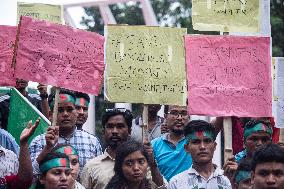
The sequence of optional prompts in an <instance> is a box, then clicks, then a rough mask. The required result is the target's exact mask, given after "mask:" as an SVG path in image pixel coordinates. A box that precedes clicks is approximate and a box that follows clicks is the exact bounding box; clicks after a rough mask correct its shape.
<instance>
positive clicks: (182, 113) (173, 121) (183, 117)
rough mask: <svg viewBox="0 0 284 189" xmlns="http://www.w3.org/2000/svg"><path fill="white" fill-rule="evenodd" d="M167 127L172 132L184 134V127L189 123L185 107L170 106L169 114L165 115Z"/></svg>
mask: <svg viewBox="0 0 284 189" xmlns="http://www.w3.org/2000/svg"><path fill="white" fill-rule="evenodd" d="M165 117H166V122H167V126H168V128H169V129H170V131H171V132H173V133H176V134H180V135H182V134H183V129H184V126H185V125H186V124H187V123H188V121H189V116H188V114H187V109H186V107H185V106H169V112H168V113H167V114H166V115H165Z"/></svg>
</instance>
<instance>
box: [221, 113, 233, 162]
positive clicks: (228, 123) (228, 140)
mask: <svg viewBox="0 0 284 189" xmlns="http://www.w3.org/2000/svg"><path fill="white" fill-rule="evenodd" d="M223 125H224V161H226V160H227V159H228V158H229V157H230V156H232V155H233V145H232V127H233V125H232V119H231V118H230V117H228V118H224V120H223Z"/></svg>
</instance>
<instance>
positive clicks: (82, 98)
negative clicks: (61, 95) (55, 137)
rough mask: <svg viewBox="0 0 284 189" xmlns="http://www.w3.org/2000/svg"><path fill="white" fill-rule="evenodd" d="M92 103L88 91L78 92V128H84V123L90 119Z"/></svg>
mask: <svg viewBox="0 0 284 189" xmlns="http://www.w3.org/2000/svg"><path fill="white" fill-rule="evenodd" d="M89 104H90V97H89V95H88V94H86V93H81V92H76V100H75V108H76V110H77V113H78V117H77V122H76V126H77V129H78V130H82V129H83V125H84V123H86V121H87V119H88V108H89Z"/></svg>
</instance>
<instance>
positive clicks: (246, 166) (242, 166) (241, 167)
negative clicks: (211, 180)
mask: <svg viewBox="0 0 284 189" xmlns="http://www.w3.org/2000/svg"><path fill="white" fill-rule="evenodd" d="M251 163H252V160H251V159H250V158H243V159H241V160H240V162H239V164H238V168H237V170H236V174H235V176H234V180H235V179H236V176H237V173H238V172H239V171H248V172H251Z"/></svg>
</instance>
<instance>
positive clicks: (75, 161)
mask: <svg viewBox="0 0 284 189" xmlns="http://www.w3.org/2000/svg"><path fill="white" fill-rule="evenodd" d="M52 152H58V153H63V154H65V155H67V156H68V158H69V161H70V168H71V175H72V177H73V179H74V180H75V183H74V186H73V188H74V189H85V187H83V186H82V185H81V184H80V183H79V182H77V181H76V180H78V175H79V171H80V166H79V156H78V153H77V151H76V150H75V148H74V147H73V146H71V145H70V144H58V145H57V146H55V147H54V148H53V150H52Z"/></svg>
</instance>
